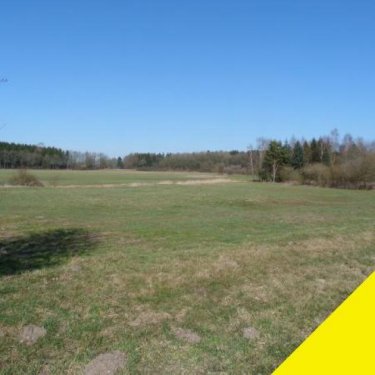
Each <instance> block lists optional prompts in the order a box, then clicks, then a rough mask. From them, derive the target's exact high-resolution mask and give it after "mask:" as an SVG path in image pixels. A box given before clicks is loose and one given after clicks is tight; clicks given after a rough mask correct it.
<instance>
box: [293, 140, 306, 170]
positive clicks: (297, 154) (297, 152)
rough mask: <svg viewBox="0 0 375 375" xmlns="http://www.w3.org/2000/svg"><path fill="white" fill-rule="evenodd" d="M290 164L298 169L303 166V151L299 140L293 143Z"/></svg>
mask: <svg viewBox="0 0 375 375" xmlns="http://www.w3.org/2000/svg"><path fill="white" fill-rule="evenodd" d="M290 164H291V165H292V167H293V168H294V169H299V168H302V167H303V166H304V152H303V147H302V145H301V143H300V142H299V141H297V142H296V143H295V144H294V147H293V153H292V158H291V161H290Z"/></svg>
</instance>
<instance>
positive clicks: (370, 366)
mask: <svg viewBox="0 0 375 375" xmlns="http://www.w3.org/2000/svg"><path fill="white" fill-rule="evenodd" d="M273 374H274V375H294V374H296V375H297V374H298V375H309V374H314V375H325V374H327V375H328V374H329V375H335V374H340V375H341V374H353V375H357V374H358V375H367V374H372V375H373V374H375V272H374V273H372V274H371V275H370V276H369V277H368V278H367V279H366V280H365V281H364V282H363V283H362V284H361V285H360V286H359V287H358V288H357V289H356V290H355V291H354V292H353V293H352V294H351V295H350V296H349V297H348V298H347V299H346V300H345V301H344V302H343V303H342V304H341V305H340V306H339V307H338V308H337V309H336V310H335V311H334V312H333V313H332V314H331V315H330V316H329V317H328V318H327V319H326V320H325V321H324V322H323V323H322V324H321V325H320V326H319V327H318V328H317V329H316V330H315V331H314V332H313V333H312V334H311V335H310V336H309V337H308V338H307V339H306V340H305V341H304V342H303V343H302V344H301V345H300V346H299V347H298V348H297V349H296V350H295V351H294V352H293V353H292V354H291V355H290V356H289V357H288V358H287V359H286V360H285V361H284V362H283V363H282V364H281V365H280V366H279V367H278V368H277V369H276V370H275V371H274V372H273Z"/></svg>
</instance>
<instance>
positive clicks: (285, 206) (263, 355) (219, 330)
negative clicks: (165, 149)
mask: <svg viewBox="0 0 375 375" xmlns="http://www.w3.org/2000/svg"><path fill="white" fill-rule="evenodd" d="M11 173H13V172H9V171H0V182H1V181H3V182H5V181H6V180H7V179H8V178H9V175H10V174H11ZM33 173H34V172H33ZM35 174H37V175H38V177H39V178H40V179H41V180H42V181H43V182H47V184H46V185H48V181H51V179H54V178H55V177H54V176H55V175H56V176H58V177H57V178H55V181H57V182H56V183H54V185H56V187H45V188H24V187H6V188H0V213H1V215H0V252H1V255H0V333H2V334H3V337H0V373H1V374H38V372H39V371H40V369H41V368H42V367H43V366H47V367H48V368H49V370H50V372H51V374H79V373H80V372H81V371H82V368H83V367H84V366H85V365H86V364H87V363H88V362H89V361H90V360H91V359H92V358H93V357H95V356H96V355H97V354H99V353H102V352H105V351H111V350H116V349H118V350H122V351H125V352H126V353H127V354H128V362H127V366H126V369H125V370H124V374H209V373H222V374H269V373H270V372H271V371H272V370H273V369H274V368H275V367H276V366H277V365H278V364H279V363H280V362H281V361H282V360H283V359H284V358H285V357H286V356H287V355H288V354H289V353H290V352H291V351H292V350H293V349H294V348H295V347H296V346H297V345H298V344H299V343H300V342H301V341H302V340H303V339H304V338H305V337H306V336H307V335H308V334H309V333H310V332H311V331H312V330H313V329H314V328H315V327H316V326H317V325H318V324H319V323H320V322H321V321H322V320H323V319H324V318H325V317H326V316H327V315H328V314H329V313H330V312H331V311H332V310H333V309H334V308H335V307H336V306H337V305H338V304H339V303H340V302H341V301H342V300H343V299H344V298H346V297H347V296H348V294H349V293H350V292H351V291H352V290H353V289H354V288H355V287H356V286H357V285H358V284H359V283H360V282H361V281H363V280H364V278H365V277H366V276H367V275H368V274H369V273H370V272H371V271H372V270H373V265H374V261H375V236H374V231H373V224H374V219H375V199H374V198H375V194H374V192H373V191H349V190H335V189H322V188H313V187H302V186H288V185H278V184H275V185H274V184H261V183H250V182H248V181H246V179H245V180H244V179H242V178H240V179H237V178H231V179H233V181H232V182H229V183H217V184H192V185H187V184H185V185H184V184H177V182H178V181H188V180H191V179H194V180H197V179H198V180H206V179H208V178H210V176H209V175H201V174H191V173H186V174H184V173H137V172H124V171H98V172H71V171H56V172H55V171H52V172H51V171H37V172H35ZM213 177H215V178H216V177H217V176H213ZM166 180H168V181H173V182H174V183H171V184H160V182H163V181H166ZM135 183H142V184H141V185H140V186H137V185H136V184H135ZM132 184H133V185H132ZM77 185H80V186H77ZM93 185H96V187H95V186H93ZM103 185H104V187H103ZM106 185H111V186H106ZM64 186H65V187H64ZM27 324H36V325H40V326H44V327H45V328H46V330H47V335H46V336H45V337H44V338H42V339H40V340H39V341H38V342H37V343H36V344H34V345H33V346H25V345H23V344H20V343H19V340H18V334H19V331H20V329H21V327H22V326H24V325H27ZM249 326H251V327H255V328H256V329H257V330H258V331H259V337H258V338H257V339H255V340H253V341H249V340H247V339H245V338H244V337H243V335H242V330H243V329H244V328H245V327H249ZM179 327H180V328H184V329H190V330H192V331H194V332H195V333H197V334H199V335H200V336H201V338H202V339H201V341H200V342H199V343H198V344H189V343H186V342H184V341H183V340H181V339H179V338H178V337H176V335H175V334H174V332H175V331H174V329H175V328H179Z"/></svg>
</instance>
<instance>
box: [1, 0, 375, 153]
mask: <svg viewBox="0 0 375 375" xmlns="http://www.w3.org/2000/svg"><path fill="white" fill-rule="evenodd" d="M0 10H1V12H0V79H1V78H7V79H8V82H7V83H0V128H1V126H2V124H6V126H5V127H3V128H1V129H0V139H1V140H5V141H12V142H22V143H40V142H43V143H45V144H46V145H55V146H59V147H62V148H64V149H75V150H80V151H86V150H90V151H103V152H106V153H108V154H109V155H123V154H126V153H128V152H133V151H158V152H159V151H170V152H176V151H198V150H207V149H210V150H218V149H225V150H229V149H246V147H247V145H248V144H250V143H253V144H254V143H255V140H256V138H257V137H260V136H264V137H271V138H278V139H285V138H290V137H291V136H292V135H294V136H296V137H302V136H303V137H306V138H310V137H313V136H319V135H323V134H328V133H329V132H330V131H331V130H332V129H333V128H337V129H338V130H339V132H340V134H341V135H344V134H345V133H347V132H350V133H352V134H353V136H355V137H356V136H362V137H364V138H367V139H371V140H372V139H374V138H375V111H374V109H375V72H374V70H375V21H374V20H375V1H374V0H368V1H364V0H352V1H347V0H311V1H304V0H294V1H292V0H273V1H271V0H122V1H120V0H119V1H114V0H106V1H105V0H102V1H96V0H74V1H72V0H64V1H58V0H44V1H41V0H32V1H30V0H1V1H0Z"/></svg>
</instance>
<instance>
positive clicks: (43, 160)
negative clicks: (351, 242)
mask: <svg viewBox="0 0 375 375" xmlns="http://www.w3.org/2000/svg"><path fill="white" fill-rule="evenodd" d="M0 168H46V169H104V168H126V169H136V170H144V171H168V170H172V171H197V172H215V173H225V174H234V173H235V174H249V175H251V176H253V178H254V179H257V180H260V181H273V182H282V181H297V182H300V183H303V184H314V185H321V186H332V187H349V188H350V187H353V188H369V187H372V186H374V182H375V142H372V143H371V142H365V141H364V140H363V139H354V138H353V137H352V136H351V135H349V134H347V135H345V136H344V137H342V138H340V137H339V134H338V132H337V130H333V131H332V132H331V133H330V135H328V136H321V137H319V138H312V139H311V140H306V139H295V138H292V139H290V140H286V141H283V142H282V141H280V140H272V139H266V138H258V139H257V144H256V146H255V147H253V146H251V145H250V146H249V147H248V149H247V150H246V151H239V150H232V151H205V152H192V153H131V154H128V155H126V156H125V157H117V158H110V157H108V156H107V155H105V154H103V153H93V152H77V151H65V150H62V149H59V148H55V147H45V146H43V145H36V146H35V145H23V144H16V143H7V142H0Z"/></svg>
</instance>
